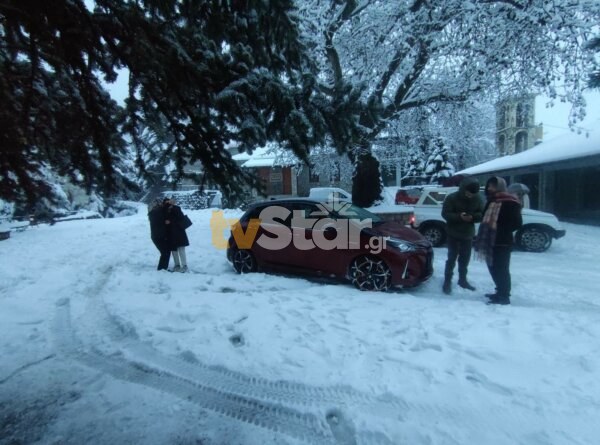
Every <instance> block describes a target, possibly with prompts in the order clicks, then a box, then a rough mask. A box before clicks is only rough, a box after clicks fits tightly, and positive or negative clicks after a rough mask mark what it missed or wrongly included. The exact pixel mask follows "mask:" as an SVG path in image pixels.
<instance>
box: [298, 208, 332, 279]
mask: <svg viewBox="0 0 600 445" xmlns="http://www.w3.org/2000/svg"><path fill="white" fill-rule="evenodd" d="M293 211H294V214H293V218H292V220H291V228H292V238H293V247H292V249H291V250H292V252H293V253H292V256H293V262H294V264H295V265H296V267H298V268H302V269H306V270H310V271H312V272H317V273H319V274H323V275H331V274H336V275H339V271H340V269H341V261H342V258H343V257H344V251H343V250H342V249H339V248H338V247H340V245H341V244H340V243H338V242H337V240H336V238H337V237H338V236H344V234H343V233H341V230H339V227H337V221H336V220H335V217H334V216H333V215H332V214H331V213H330V212H329V211H328V209H327V208H326V207H325V206H322V205H317V204H316V203H295V204H294V206H293Z"/></svg>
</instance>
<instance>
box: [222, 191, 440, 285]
mask: <svg viewBox="0 0 600 445" xmlns="http://www.w3.org/2000/svg"><path fill="white" fill-rule="evenodd" d="M227 259H228V260H229V261H230V262H231V263H232V264H233V267H234V269H235V270H236V271H237V272H238V273H249V272H255V271H257V270H265V271H266V270H273V271H278V272H295V273H301V274H308V275H317V276H326V277H337V278H339V279H345V280H349V281H351V282H352V283H353V284H354V285H355V286H356V287H358V288H359V289H361V290H380V291H384V290H387V289H389V288H390V287H392V286H402V287H412V286H416V285H418V284H420V283H422V282H424V281H426V280H427V279H428V278H429V277H431V275H432V274H433V249H432V246H431V243H430V242H429V241H427V239H425V238H424V237H423V236H422V235H421V234H420V233H418V232H417V231H415V230H413V229H410V228H408V227H405V226H402V225H400V224H398V223H395V222H391V221H384V220H383V219H381V218H380V217H378V216H377V215H375V214H373V213H370V212H368V211H367V210H365V209H363V208H360V207H357V206H355V205H353V204H350V203H348V202H334V203H331V202H327V203H324V202H320V201H319V200H313V199H306V198H295V199H285V200H279V201H268V202H262V203H258V204H255V205H253V206H252V207H251V208H250V209H249V210H247V211H246V212H245V213H244V215H243V216H242V217H241V219H240V220H239V222H237V223H236V224H234V225H233V227H232V231H231V236H230V238H229V244H228V248H227Z"/></svg>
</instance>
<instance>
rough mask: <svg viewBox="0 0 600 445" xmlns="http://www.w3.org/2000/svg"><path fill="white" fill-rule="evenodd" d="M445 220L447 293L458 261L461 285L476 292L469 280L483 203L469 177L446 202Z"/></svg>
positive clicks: (473, 181)
mask: <svg viewBox="0 0 600 445" xmlns="http://www.w3.org/2000/svg"><path fill="white" fill-rule="evenodd" d="M442 217H443V218H444V219H445V220H446V233H447V234H448V241H447V243H448V259H447V260H446V269H445V271H444V285H443V287H442V289H443V291H444V293H446V294H450V293H451V292H452V274H453V273H454V266H455V265H456V260H457V259H458V285H459V286H460V287H462V288H464V289H468V290H475V287H474V286H472V285H471V284H470V283H469V281H468V280H467V269H468V267H469V261H470V260H471V249H472V245H473V237H474V236H475V223H478V222H481V219H482V218H483V200H482V199H481V197H480V196H479V182H478V181H477V179H475V178H469V177H466V178H464V179H463V180H462V181H461V182H460V186H459V189H458V191H457V192H454V193H451V194H450V195H448V196H447V197H446V199H445V200H444V206H443V208H442Z"/></svg>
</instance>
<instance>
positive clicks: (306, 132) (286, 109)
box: [0, 0, 343, 201]
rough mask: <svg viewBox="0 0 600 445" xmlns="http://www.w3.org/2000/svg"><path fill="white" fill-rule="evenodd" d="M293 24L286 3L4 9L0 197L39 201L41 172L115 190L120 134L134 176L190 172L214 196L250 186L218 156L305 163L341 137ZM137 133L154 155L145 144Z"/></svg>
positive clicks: (131, 1) (110, 3)
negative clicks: (247, 154)
mask: <svg viewBox="0 0 600 445" xmlns="http://www.w3.org/2000/svg"><path fill="white" fill-rule="evenodd" d="M293 13H294V8H293V4H292V1H291V0H266V1H265V0H245V1H239V0H224V1H205V2H198V1H192V0H161V1H157V0H96V6H95V8H94V10H93V11H90V10H89V9H87V8H86V6H85V4H84V2H83V0H68V1H67V0H55V1H52V2H39V1H33V0H18V1H17V0H6V1H3V2H2V3H0V16H1V19H2V27H0V43H1V45H0V70H1V71H0V100H2V104H3V107H2V108H1V110H0V125H2V128H3V129H7V130H6V131H5V132H3V133H2V135H1V136H0V138H1V139H0V148H1V150H0V171H1V175H2V176H1V180H0V197H4V198H6V199H9V200H19V199H21V200H22V199H27V200H29V201H35V200H36V199H37V198H39V197H40V196H44V195H47V194H48V193H50V187H49V186H48V184H47V183H46V182H45V181H44V180H43V178H42V175H41V170H42V169H43V165H48V166H50V167H51V168H53V169H56V170H58V171H59V173H60V174H64V175H70V176H71V177H72V178H73V179H74V180H75V181H76V182H78V183H82V184H84V185H86V186H87V188H88V189H90V190H91V189H93V188H94V187H96V185H98V184H99V185H101V187H102V190H104V191H107V192H111V191H115V190H117V189H118V188H119V186H120V185H121V184H122V181H119V180H118V179H117V176H118V172H117V171H115V166H116V165H117V164H118V160H119V159H120V158H121V157H122V156H125V150H126V148H127V144H126V143H125V139H124V135H125V134H129V135H130V139H131V140H132V141H133V144H134V145H135V147H136V153H137V166H138V167H139V168H140V169H141V170H142V171H148V170H150V171H151V170H152V169H153V168H154V167H156V166H157V165H163V164H165V162H167V161H166V159H168V160H169V161H168V162H172V163H173V165H174V168H175V170H176V175H175V177H176V179H177V178H180V177H183V176H186V173H185V172H184V167H185V166H186V165H188V164H191V163H196V162H199V163H201V164H202V166H203V169H204V177H205V179H206V180H208V181H209V182H212V183H216V184H218V185H220V186H221V188H222V189H223V191H224V192H225V193H226V194H228V193H232V192H235V191H237V190H239V189H241V188H242V186H243V185H244V183H250V184H253V185H255V186H259V183H258V181H257V180H256V178H254V177H252V176H251V175H250V174H249V173H248V172H245V171H242V170H241V169H240V168H239V167H238V165H237V164H236V163H235V162H234V161H233V160H232V158H231V154H230V153H229V151H228V150H226V149H225V147H226V146H233V147H237V149H238V150H239V151H252V149H253V148H254V147H257V146H263V145H265V143H266V142H267V141H270V140H273V141H279V142H281V143H282V145H283V146H284V147H285V148H288V149H290V150H292V151H293V152H294V153H295V154H296V155H297V156H298V157H299V158H300V159H302V160H306V159H307V153H308V149H309V148H310V147H311V146H312V145H315V144H316V143H318V142H321V141H322V140H323V138H324V135H325V134H326V133H327V131H328V129H330V128H334V129H335V131H336V135H337V136H336V137H338V138H339V137H343V129H342V128H341V127H343V126H340V125H339V124H338V120H339V119H341V118H340V117H339V115H337V114H336V111H337V110H336V109H335V108H332V106H331V101H330V100H325V99H324V96H322V95H319V94H317V93H315V91H314V88H313V86H314V84H315V72H316V71H315V67H314V66H313V65H312V64H311V62H310V59H309V58H308V57H307V55H306V54H307V51H306V47H305V46H304V44H303V43H302V40H301V38H300V35H299V32H298V26H297V19H296V18H295V16H294V15H293ZM117 68H127V70H128V71H129V73H130V74H129V76H130V77H129V88H130V92H129V97H128V99H127V100H126V106H125V112H124V113H123V112H121V110H120V109H119V107H118V106H117V104H116V103H115V102H114V101H112V100H111V98H110V96H109V95H108V94H107V92H106V91H105V90H104V88H103V85H102V83H101V79H102V78H103V79H104V80H105V81H107V82H111V81H114V80H115V78H116V71H115V70H116V69H117ZM148 129H150V130H151V131H152V132H154V133H155V134H156V135H159V136H160V137H159V138H158V139H157V141H158V142H159V144H158V145H156V146H149V145H148V144H145V143H144V142H143V140H144V131H147V130H148ZM157 157H158V158H157ZM146 164H150V165H149V169H146Z"/></svg>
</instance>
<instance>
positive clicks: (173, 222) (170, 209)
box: [165, 205, 190, 250]
mask: <svg viewBox="0 0 600 445" xmlns="http://www.w3.org/2000/svg"><path fill="white" fill-rule="evenodd" d="M165 218H166V220H167V221H170V223H169V224H166V226H167V240H168V241H169V247H170V249H171V250H177V248H178V247H185V246H189V245H190V242H189V241H188V237H187V234H186V233H185V229H184V228H183V226H182V224H183V212H182V211H181V207H179V206H176V205H170V206H167V208H166V211H165Z"/></svg>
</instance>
